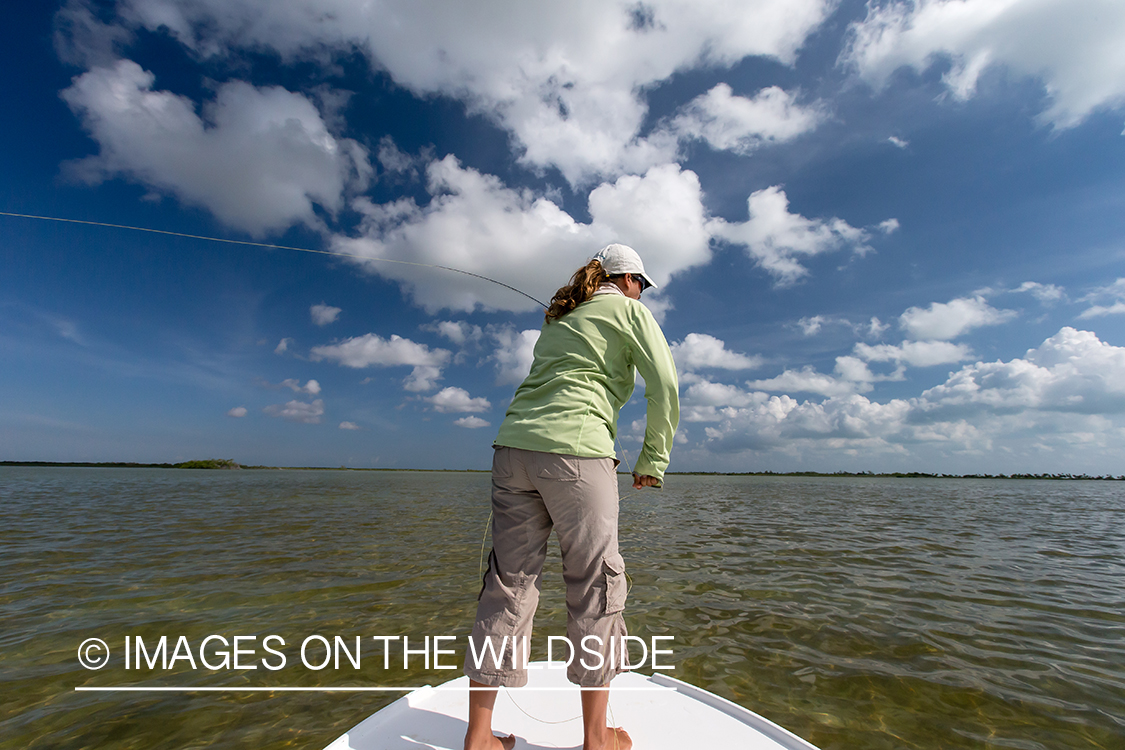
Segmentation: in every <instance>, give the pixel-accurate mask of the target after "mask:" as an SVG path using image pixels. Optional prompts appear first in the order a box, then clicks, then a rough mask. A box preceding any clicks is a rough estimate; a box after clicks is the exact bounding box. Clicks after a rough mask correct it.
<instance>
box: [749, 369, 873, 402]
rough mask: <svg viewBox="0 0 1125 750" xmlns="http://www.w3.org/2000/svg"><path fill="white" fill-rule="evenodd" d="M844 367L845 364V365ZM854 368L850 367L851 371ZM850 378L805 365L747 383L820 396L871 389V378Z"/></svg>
mask: <svg viewBox="0 0 1125 750" xmlns="http://www.w3.org/2000/svg"><path fill="white" fill-rule="evenodd" d="M845 367H846V365H845ZM854 372H855V370H854V369H851V373H854ZM873 377H874V376H872V378H869V379H867V380H860V381H855V380H850V379H848V378H837V377H834V376H832V375H825V374H824V373H821V372H817V371H816V370H815V369H813V367H811V366H806V367H803V368H801V369H800V370H786V371H785V372H783V373H781V374H780V375H778V376H777V377H774V378H769V379H766V380H752V381H750V382H749V383H747V385H748V386H750V387H751V388H753V389H757V390H761V391H785V392H789V393H818V394H820V395H822V396H842V395H846V394H849V393H856V392H857V391H869V390H871V387H872V386H871V382H870V381H871V379H873Z"/></svg>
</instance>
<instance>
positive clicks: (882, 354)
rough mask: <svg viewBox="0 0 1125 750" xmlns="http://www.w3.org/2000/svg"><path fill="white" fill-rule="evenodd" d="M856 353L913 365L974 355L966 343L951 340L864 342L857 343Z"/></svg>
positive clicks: (962, 359)
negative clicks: (889, 342)
mask: <svg viewBox="0 0 1125 750" xmlns="http://www.w3.org/2000/svg"><path fill="white" fill-rule="evenodd" d="M855 355H856V356H857V357H859V358H860V359H863V360H866V361H867V362H901V363H903V364H906V365H910V366H911V367H930V366H932V365H945V364H952V363H954V362H962V361H964V360H966V359H968V358H969V357H971V356H973V353H972V350H971V349H969V347H968V346H966V345H965V344H954V343H951V342H949V341H904V342H903V343H901V344H898V345H897V346H894V345H891V344H879V345H877V346H870V345H868V344H864V343H862V342H861V343H858V344H856V345H855Z"/></svg>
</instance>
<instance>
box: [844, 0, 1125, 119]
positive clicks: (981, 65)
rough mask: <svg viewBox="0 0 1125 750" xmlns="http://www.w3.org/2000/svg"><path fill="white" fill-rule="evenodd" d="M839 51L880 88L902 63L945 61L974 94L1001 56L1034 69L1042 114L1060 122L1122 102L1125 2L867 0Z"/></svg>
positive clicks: (948, 77) (948, 76)
mask: <svg viewBox="0 0 1125 750" xmlns="http://www.w3.org/2000/svg"><path fill="white" fill-rule="evenodd" d="M851 32H852V35H853V38H852V42H851V45H850V48H849V49H848V51H847V52H846V53H845V55H844V56H843V58H844V59H845V60H846V61H848V62H849V63H851V64H852V65H854V67H855V69H856V70H857V71H858V73H859V75H860V76H862V77H863V78H864V79H866V80H867V81H869V82H871V83H872V84H874V85H875V86H877V87H882V86H884V85H885V84H886V82H887V80H888V78H889V77H890V75H891V73H893V72H894V71H895V70H896V69H898V68H900V67H903V66H909V67H912V68H914V69H915V70H917V71H923V70H926V69H927V68H929V67H930V66H932V65H934V64H935V63H938V62H939V61H943V60H948V61H949V62H950V63H951V67H950V69H949V70H948V71H947V72H946V73H945V75H944V76H943V80H944V81H945V83H946V85H947V87H948V88H949V90H950V92H951V93H952V94H953V96H955V97H957V98H959V99H968V98H970V97H972V96H974V95H975V94H976V88H977V82H978V80H979V78H980V76H981V74H982V73H983V72H984V71H985V70H986V69H987V68H989V67H990V66H992V65H1003V66H1005V67H1007V69H1008V70H1010V71H1011V72H1012V73H1014V74H1015V75H1018V76H1030V77H1033V78H1038V79H1039V80H1041V81H1042V82H1043V85H1044V87H1045V89H1046V92H1047V94H1048V101H1049V103H1048V105H1047V108H1046V110H1045V111H1043V112H1042V113H1041V115H1040V118H1041V120H1042V121H1044V122H1048V123H1050V124H1051V125H1053V126H1054V127H1055V128H1068V127H1073V126H1075V125H1078V124H1079V123H1081V122H1082V121H1083V120H1084V119H1085V118H1086V117H1088V116H1089V115H1090V114H1091V113H1092V112H1094V111H1097V110H1100V109H1111V108H1116V107H1120V106H1121V105H1122V104H1125V56H1123V55H1122V54H1121V40H1122V39H1123V38H1125V3H1121V2H1118V1H1117V0H918V1H917V2H912V3H909V4H908V3H905V2H889V3H885V4H881V5H876V4H873V3H869V4H868V10H867V17H866V18H865V19H864V20H863V21H860V22H857V23H855V24H853V25H852V27H851Z"/></svg>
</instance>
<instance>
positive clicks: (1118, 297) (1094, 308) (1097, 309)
mask: <svg viewBox="0 0 1125 750" xmlns="http://www.w3.org/2000/svg"><path fill="white" fill-rule="evenodd" d="M1082 301H1083V302H1097V301H1101V302H1108V304H1094V305H1091V306H1090V307H1088V308H1086V309H1085V310H1083V311H1082V313H1081V314H1080V315H1079V316H1078V317H1079V319H1082V320H1085V319H1087V318H1100V317H1102V316H1105V315H1125V278H1122V279H1118V280H1117V281H1115V282H1113V283H1112V284H1110V285H1109V286H1104V287H1101V288H1100V289H1095V290H1094V291H1093V292H1091V293H1090V294H1087V295H1086V296H1085V297H1083V298H1082Z"/></svg>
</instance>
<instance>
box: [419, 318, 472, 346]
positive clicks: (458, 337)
mask: <svg viewBox="0 0 1125 750" xmlns="http://www.w3.org/2000/svg"><path fill="white" fill-rule="evenodd" d="M425 328H426V330H430V331H434V332H435V333H438V334H440V335H441V336H444V337H445V338H447V339H449V340H450V341H451V342H453V343H454V344H456V345H457V346H465V345H466V344H471V343H475V342H478V341H480V340H481V337H483V336H484V329H482V328H481V327H480V326H476V325H472V324H470V323H466V322H465V321H463V320H439V321H437V322H436V323H433V324H431V325H428V326H425Z"/></svg>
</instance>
